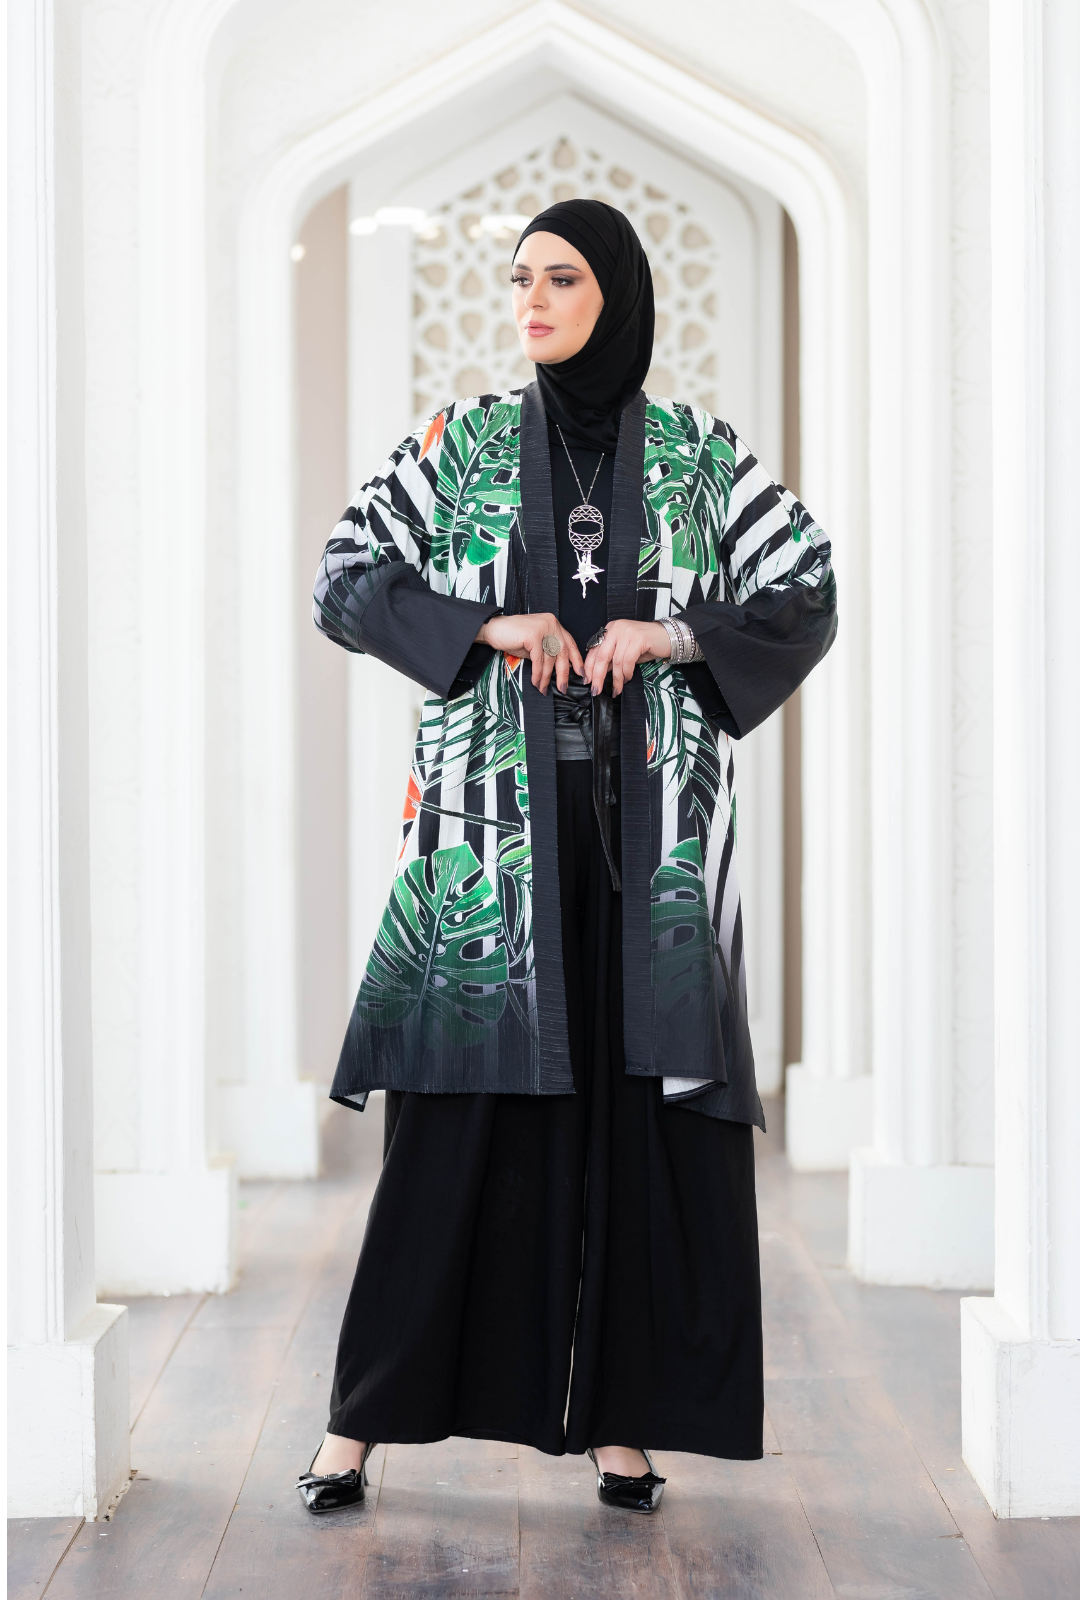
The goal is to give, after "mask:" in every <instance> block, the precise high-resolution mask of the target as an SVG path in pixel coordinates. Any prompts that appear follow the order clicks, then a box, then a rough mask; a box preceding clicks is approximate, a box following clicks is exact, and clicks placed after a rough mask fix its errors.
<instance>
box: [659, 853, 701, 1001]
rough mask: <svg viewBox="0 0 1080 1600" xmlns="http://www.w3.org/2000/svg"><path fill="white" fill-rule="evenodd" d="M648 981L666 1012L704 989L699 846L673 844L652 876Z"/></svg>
mask: <svg viewBox="0 0 1080 1600" xmlns="http://www.w3.org/2000/svg"><path fill="white" fill-rule="evenodd" d="M652 947H653V952H652V980H653V987H654V988H655V990H656V993H657V996H658V998H660V999H661V1000H662V1003H663V1009H664V1010H665V1011H671V1010H674V1009H675V1007H676V1005H677V1004H678V1002H679V1001H680V1000H681V999H683V998H684V997H685V996H687V995H691V996H700V995H701V994H702V993H703V992H707V990H708V987H709V982H710V976H711V971H712V961H713V937H712V927H711V925H710V922H709V897H708V893H707V890H706V886H705V869H704V867H703V866H702V861H701V845H700V844H699V842H698V840H697V839H696V838H693V839H684V840H682V842H681V843H680V844H677V845H673V846H672V848H671V851H670V852H669V854H668V856H667V858H666V859H665V860H664V861H662V862H661V863H660V865H659V867H657V869H656V871H655V873H654V874H653V880H652Z"/></svg>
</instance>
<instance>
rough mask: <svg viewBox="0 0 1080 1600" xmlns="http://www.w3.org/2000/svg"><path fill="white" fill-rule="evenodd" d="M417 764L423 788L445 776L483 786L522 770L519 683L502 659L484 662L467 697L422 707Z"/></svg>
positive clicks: (502, 656) (522, 742)
mask: <svg viewBox="0 0 1080 1600" xmlns="http://www.w3.org/2000/svg"><path fill="white" fill-rule="evenodd" d="M418 759H419V762H420V764H421V765H422V768H423V772H424V777H425V781H426V782H427V783H428V784H432V783H441V782H443V781H444V780H445V779H446V778H447V777H448V776H450V775H454V776H456V777H457V778H458V779H465V780H467V781H468V782H469V783H484V782H485V781H486V780H487V779H488V778H494V777H496V776H497V774H498V773H500V772H506V771H508V770H509V769H511V768H518V769H521V770H522V771H523V770H524V767H525V733H524V729H523V727H522V717H521V679H520V674H518V673H515V672H513V671H511V669H510V667H509V664H508V662H507V659H506V657H505V656H504V655H502V654H499V655H496V656H495V657H494V659H493V660H492V661H490V662H489V663H488V665H487V667H485V669H484V672H483V674H482V675H481V677H480V679H479V681H478V682H477V684H476V688H475V690H474V692H473V693H472V694H463V695H459V696H458V697H457V699H456V700H445V701H444V700H438V699H432V700H431V702H430V709H429V707H428V706H425V708H424V714H423V716H422V717H421V719H420V729H419V734H418Z"/></svg>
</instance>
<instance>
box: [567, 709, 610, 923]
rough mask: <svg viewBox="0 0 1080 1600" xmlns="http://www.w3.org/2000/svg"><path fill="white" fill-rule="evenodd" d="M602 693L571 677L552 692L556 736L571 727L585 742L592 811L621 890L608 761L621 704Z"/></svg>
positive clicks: (606, 856) (608, 860)
mask: <svg viewBox="0 0 1080 1600" xmlns="http://www.w3.org/2000/svg"><path fill="white" fill-rule="evenodd" d="M610 682H611V679H610V678H609V679H608V682H607V683H605V685H604V688H603V691H602V693H600V694H598V695H593V694H592V692H591V690H590V689H589V686H588V684H586V683H582V682H581V681H580V680H576V681H575V680H574V679H571V681H570V683H569V684H568V685H567V692H566V693H565V694H560V693H559V692H558V691H556V694H555V726H556V739H558V729H559V728H560V727H562V728H565V729H567V730H568V731H569V729H571V728H573V729H574V730H575V732H576V733H577V734H578V735H579V737H580V738H581V740H582V741H583V743H584V746H585V749H586V751H587V752H588V755H589V759H590V760H591V762H592V797H593V811H594V812H595V813H596V821H597V825H598V826H599V829H600V841H601V843H602V844H603V847H604V859H605V860H606V861H607V865H608V871H609V872H610V874H611V887H612V888H613V889H614V891H615V893H616V894H621V893H622V879H621V877H620V876H619V870H618V868H617V867H616V865H615V858H614V856H613V854H612V849H611V808H612V806H613V805H615V803H616V801H615V791H614V789H613V787H612V783H611V763H612V759H613V757H614V755H615V753H616V749H617V746H616V739H617V736H618V732H619V728H620V725H621V717H620V710H621V708H620V706H619V705H618V703H617V702H616V701H615V700H614V699H613V697H612V695H611V693H610V690H609V688H608V684H610Z"/></svg>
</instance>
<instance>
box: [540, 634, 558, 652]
mask: <svg viewBox="0 0 1080 1600" xmlns="http://www.w3.org/2000/svg"><path fill="white" fill-rule="evenodd" d="M561 649H562V640H561V639H560V638H559V635H558V634H557V633H545V635H544V654H545V655H546V656H557V655H558V654H559V652H560V650H561Z"/></svg>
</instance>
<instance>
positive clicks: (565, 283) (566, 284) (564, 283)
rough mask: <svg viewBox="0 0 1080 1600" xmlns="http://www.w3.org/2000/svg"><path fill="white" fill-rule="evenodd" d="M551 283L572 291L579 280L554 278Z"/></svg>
mask: <svg viewBox="0 0 1080 1600" xmlns="http://www.w3.org/2000/svg"><path fill="white" fill-rule="evenodd" d="M551 281H552V283H554V284H557V285H558V287H559V288H560V289H572V288H573V286H574V284H575V283H576V282H577V279H576V278H552V280H551Z"/></svg>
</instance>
